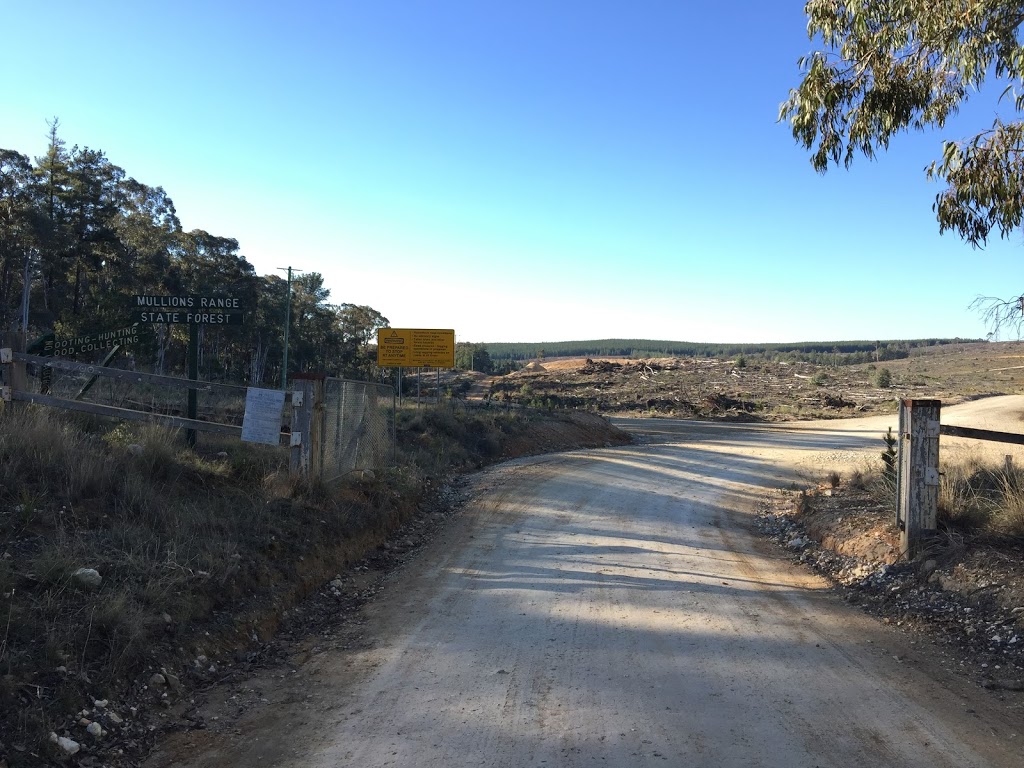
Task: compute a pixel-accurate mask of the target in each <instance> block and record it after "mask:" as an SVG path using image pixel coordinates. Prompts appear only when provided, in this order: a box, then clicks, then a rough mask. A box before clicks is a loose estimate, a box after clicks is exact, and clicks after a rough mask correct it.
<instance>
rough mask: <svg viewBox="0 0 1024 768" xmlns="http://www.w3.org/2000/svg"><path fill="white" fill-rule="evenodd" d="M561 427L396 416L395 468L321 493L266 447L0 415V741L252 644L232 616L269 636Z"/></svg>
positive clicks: (457, 413) (488, 418)
mask: <svg viewBox="0 0 1024 768" xmlns="http://www.w3.org/2000/svg"><path fill="white" fill-rule="evenodd" d="M567 418H568V417H563V416H559V415H550V414H525V413H524V414H519V413H516V412H506V411H499V410H497V409H495V410H477V409H472V410H466V409H464V408H452V407H445V406H442V407H429V408H422V409H405V410H403V411H402V412H401V413H400V415H399V427H398V457H399V458H398V466H397V467H396V468H393V469H391V470H388V471H387V472H383V473H378V475H377V476H376V477H367V476H361V477H355V476H353V477H351V478H349V479H348V480H347V481H346V482H344V483H342V484H341V485H334V486H330V487H328V486H325V485H323V484H318V483H309V482H300V481H296V480H293V479H291V478H290V477H289V476H288V472H287V451H285V450H280V449H275V448H273V447H267V446H256V445H250V444H245V443H239V442H238V441H235V440H228V439H226V438H225V439H224V440H223V441H219V440H218V439H216V438H210V439H207V438H204V441H203V443H202V447H201V450H200V451H199V452H196V451H192V450H190V449H188V448H187V446H186V445H185V442H184V439H183V435H181V434H180V433H178V432H176V431H173V430H167V429H164V428H161V427H158V426H151V425H129V424H116V423H113V422H108V421H104V420H102V419H98V418H94V417H83V416H78V415H69V416H65V415H63V414H58V413H55V412H53V411H47V410H44V409H40V408H35V407H23V408H0V732H2V733H5V734H6V733H10V734H12V738H13V737H14V736H17V738H18V739H19V740H20V741H22V742H24V741H25V740H28V741H31V740H32V739H33V738H36V737H39V736H41V735H43V734H46V733H48V732H49V731H50V730H51V729H52V728H53V727H54V726H55V724H56V722H59V719H60V718H61V717H64V716H66V715H67V713H69V712H73V711H75V710H76V709H80V708H81V707H82V706H83V705H84V704H85V703H87V702H88V701H90V700H91V698H94V697H96V696H100V695H106V694H107V693H108V692H110V693H113V692H114V691H116V690H117V689H118V688H119V687H123V686H124V685H125V684H126V683H127V682H128V681H130V680H132V679H133V678H135V677H137V676H139V675H140V674H142V673H143V671H144V670H145V669H146V668H149V667H154V668H159V667H176V668H179V669H183V668H185V667H187V666H188V665H189V663H190V661H191V660H192V659H194V658H195V656H196V655H198V654H199V653H206V654H209V655H215V654H216V653H217V652H218V650H222V651H228V650H233V649H235V648H236V647H237V644H238V643H243V644H244V643H247V642H249V638H250V637H251V635H252V630H251V626H250V628H249V629H248V630H247V631H246V632H244V633H238V632H237V631H236V630H237V628H238V625H237V622H238V621H239V617H241V616H246V617H248V618H247V621H248V622H250V623H251V622H252V621H256V622H257V623H258V624H259V625H260V626H261V627H267V628H272V627H273V626H275V625H276V616H277V615H278V613H279V612H280V611H282V610H284V609H286V608H288V607H290V606H291V605H293V604H294V603H295V601H297V600H299V599H301V598H302V597H303V596H305V595H306V594H308V592H309V591H310V590H312V589H315V588H317V587H318V586H320V584H321V583H322V582H323V581H325V580H326V579H327V578H329V577H330V575H332V574H334V573H337V572H338V571H339V570H341V569H343V568H344V567H346V565H347V564H348V563H351V562H354V561H357V560H359V559H361V558H362V557H364V556H365V554H366V551H367V548H368V547H373V546H376V544H378V543H380V542H381V541H382V540H383V539H384V538H385V537H386V536H387V535H389V534H390V532H392V531H394V530H395V529H396V528H397V527H399V526H400V525H401V524H403V523H404V522H405V521H407V520H408V519H409V517H410V516H411V515H412V514H413V513H414V512H415V509H416V505H417V504H418V503H419V501H420V500H421V499H422V498H423V496H424V494H425V493H427V492H429V489H430V488H431V487H434V486H436V485H438V484H439V483H440V481H441V479H442V478H443V477H444V476H446V475H448V474H449V473H451V472H453V471H459V470H461V469H463V468H467V467H477V466H480V465H481V464H483V463H486V462H488V461H492V460H494V459H497V458H498V457H501V456H503V455H508V454H509V453H510V452H511V453H515V452H516V449H515V448H514V447H510V446H512V444H513V443H515V441H517V440H521V439H522V438H523V436H524V435H527V434H530V435H531V436H533V434H534V433H535V432H538V431H541V432H542V431H543V430H544V428H545V424H548V425H549V426H551V427H552V429H554V431H559V430H564V428H565V424H566V421H565V420H566V419H567ZM598 431H600V434H596V433H595V435H594V437H593V439H592V443H603V442H604V441H605V440H607V439H609V434H610V428H607V427H604V428H603V430H598ZM559 434H561V432H559ZM581 442H585V439H584V438H583V437H582V436H581V433H578V432H577V433H575V434H572V435H571V436H570V437H569V438H568V439H567V440H565V441H564V442H563V444H562V445H561V446H559V445H557V444H554V445H552V447H568V446H569V445H572V444H579V443H581ZM524 444H528V443H524ZM520 452H521V451H520ZM79 568H92V569H95V570H97V571H99V573H100V574H101V576H102V584H101V585H100V587H99V588H98V589H96V588H89V587H85V586H82V585H81V584H79V582H78V581H77V580H76V579H75V578H74V574H75V571H76V570H77V569H79ZM206 633H209V635H208V636H207V634H206ZM29 683H31V686H30V687H31V693H27V691H29V687H27V686H29ZM39 692H41V693H39ZM55 718H56V719H55ZM3 741H7V739H3ZM3 758H4V754H3V749H2V745H0V763H2V760H3Z"/></svg>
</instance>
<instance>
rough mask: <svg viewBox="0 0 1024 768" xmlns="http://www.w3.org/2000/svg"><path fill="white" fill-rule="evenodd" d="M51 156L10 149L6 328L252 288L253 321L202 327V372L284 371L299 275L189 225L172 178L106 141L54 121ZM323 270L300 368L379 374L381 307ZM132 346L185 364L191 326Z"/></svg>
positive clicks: (260, 379) (111, 315) (292, 360)
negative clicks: (133, 166)
mask: <svg viewBox="0 0 1024 768" xmlns="http://www.w3.org/2000/svg"><path fill="white" fill-rule="evenodd" d="M50 128H51V129H50V134H49V142H48V146H47V148H46V152H45V154H43V155H42V156H41V157H37V158H35V159H34V160H30V159H29V157H27V156H26V155H23V154H21V153H20V152H17V151H15V150H11V149H0V328H4V329H20V328H22V327H23V325H25V324H26V321H27V328H28V332H29V340H30V341H31V340H32V338H33V337H34V336H39V335H42V334H45V333H47V332H49V331H53V332H55V334H56V335H57V337H58V338H71V337H75V336H80V335H84V334H89V333H95V332H101V331H111V330H113V329H117V328H123V327H126V326H129V325H131V324H132V322H133V320H132V309H133V307H132V301H131V300H132V297H133V296H135V295H142V294H149V295H176V296H180V295H187V294H194V295H219V296H231V297H235V298H238V299H239V301H240V305H241V306H242V307H243V308H245V309H246V310H247V311H246V312H245V315H244V322H243V324H241V325H231V326H213V325H204V326H199V328H200V334H201V338H200V356H201V361H200V372H201V375H202V376H203V378H211V377H212V378H223V379H226V380H232V381H244V382H247V383H250V384H267V383H269V384H272V383H274V382H277V381H279V380H280V374H281V365H282V358H283V354H282V353H283V338H284V322H285V315H286V313H285V309H286V302H287V296H288V284H287V280H286V278H285V277H284V276H283V275H262V276H261V275H257V274H256V271H255V269H254V267H253V265H252V264H250V263H249V262H248V261H247V260H246V259H245V257H244V256H243V255H242V254H241V253H240V251H239V245H238V241H237V240H235V239H233V238H230V237H221V236H218V235H213V234H211V233H209V232H206V231H204V230H201V229H193V230H191V231H185V230H183V229H182V227H181V222H180V221H179V220H178V217H177V216H176V214H175V209H174V203H173V201H172V200H171V198H170V196H169V195H168V194H167V192H165V191H164V190H163V188H161V187H158V186H156V187H153V186H149V185H147V184H144V183H142V182H140V181H137V180H136V179H134V178H132V177H130V176H128V174H127V173H126V172H125V171H124V169H122V168H120V167H118V166H117V165H115V164H114V163H112V162H111V161H110V160H109V159H108V158H107V156H106V155H105V154H104V153H103V152H102V151H99V150H94V149H90V148H88V147H84V148H82V147H78V146H77V145H76V146H73V147H71V148H70V149H69V148H68V147H67V146H66V144H65V142H64V141H63V140H62V139H61V137H60V136H59V132H58V123H57V121H56V120H55V121H54V122H53V123H51V124H50ZM330 298H331V296H330V291H329V290H328V289H327V288H326V287H325V286H324V281H323V277H322V276H321V275H320V274H318V273H315V272H311V273H305V274H300V275H298V276H296V277H294V278H293V280H292V284H291V312H290V317H291V322H290V324H289V344H288V347H289V352H288V360H289V365H288V367H289V369H290V371H292V372H295V371H307V370H308V371H326V372H329V373H330V374H331V375H342V376H350V377H359V378H368V377H370V376H372V375H373V374H374V373H375V367H374V362H375V361H374V359H373V358H372V355H373V349H372V348H371V347H373V348H375V344H376V330H377V328H380V327H384V326H386V325H387V324H388V321H387V318H385V317H384V316H383V315H381V314H380V313H379V312H377V311H376V310H374V309H372V308H371V307H366V306H359V305H355V304H344V303H341V304H333V303H331V301H330ZM141 330H142V334H141V339H140V341H139V343H138V344H137V345H135V346H132V347H129V348H127V351H128V352H129V353H130V354H132V355H134V356H135V358H136V360H137V361H138V363H139V364H140V365H144V366H146V367H149V366H150V365H152V366H153V367H154V368H155V369H156V370H158V372H168V373H171V372H181V371H183V369H184V358H185V353H186V337H187V333H188V326H186V325H148V326H146V327H143V328H142V329H141Z"/></svg>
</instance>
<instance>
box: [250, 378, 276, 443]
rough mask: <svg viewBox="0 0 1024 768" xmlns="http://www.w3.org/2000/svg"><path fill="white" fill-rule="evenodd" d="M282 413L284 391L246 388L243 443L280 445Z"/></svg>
mask: <svg viewBox="0 0 1024 768" xmlns="http://www.w3.org/2000/svg"><path fill="white" fill-rule="evenodd" d="M282 413H284V391H283V390H280V389H258V388H257V387H248V388H246V390H245V416H244V417H243V418H242V440H243V442H246V443H266V444H267V445H280V444H281V414H282Z"/></svg>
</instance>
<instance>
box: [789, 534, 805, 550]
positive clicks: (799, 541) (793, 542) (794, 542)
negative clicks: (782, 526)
mask: <svg viewBox="0 0 1024 768" xmlns="http://www.w3.org/2000/svg"><path fill="white" fill-rule="evenodd" d="M786 546H787V547H789V548H790V549H803V548H804V547H806V546H807V539H805V538H804V537H803V536H797V537H796V538H795V539H790V540H789V543H788V544H786Z"/></svg>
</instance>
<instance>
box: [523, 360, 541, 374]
mask: <svg viewBox="0 0 1024 768" xmlns="http://www.w3.org/2000/svg"><path fill="white" fill-rule="evenodd" d="M523 370H524V371H535V372H537V373H540V372H541V371H546V370H547V368H545V367H544V366H543V365H541V364H540V363H538V362H537V361H536V360H534V361H533V362H529V363H527V364H526V365H524V366H523Z"/></svg>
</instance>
